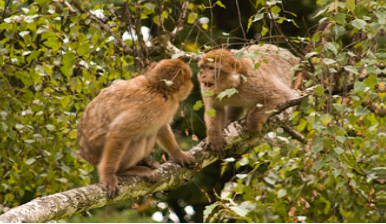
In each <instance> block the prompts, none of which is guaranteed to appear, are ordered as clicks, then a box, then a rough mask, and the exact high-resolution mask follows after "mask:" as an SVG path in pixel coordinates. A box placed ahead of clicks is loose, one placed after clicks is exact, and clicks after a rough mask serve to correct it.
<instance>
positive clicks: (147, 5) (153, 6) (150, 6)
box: [144, 3, 155, 10]
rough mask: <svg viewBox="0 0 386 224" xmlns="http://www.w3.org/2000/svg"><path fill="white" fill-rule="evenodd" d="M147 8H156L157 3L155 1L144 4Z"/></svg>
mask: <svg viewBox="0 0 386 224" xmlns="http://www.w3.org/2000/svg"><path fill="white" fill-rule="evenodd" d="M144 6H145V8H146V9H148V10H153V9H155V4H154V3H145V4H144Z"/></svg>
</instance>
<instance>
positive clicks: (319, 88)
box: [315, 86, 324, 96]
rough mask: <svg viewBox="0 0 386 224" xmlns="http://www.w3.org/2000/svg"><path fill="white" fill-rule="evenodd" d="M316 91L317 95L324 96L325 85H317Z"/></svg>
mask: <svg viewBox="0 0 386 224" xmlns="http://www.w3.org/2000/svg"><path fill="white" fill-rule="evenodd" d="M315 93H316V95H318V96H323V95H324V89H323V87H321V86H317V87H316V88H315Z"/></svg>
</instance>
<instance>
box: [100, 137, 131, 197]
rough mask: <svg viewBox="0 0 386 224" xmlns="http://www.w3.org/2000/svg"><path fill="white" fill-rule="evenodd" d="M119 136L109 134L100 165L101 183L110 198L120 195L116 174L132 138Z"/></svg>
mask: <svg viewBox="0 0 386 224" xmlns="http://www.w3.org/2000/svg"><path fill="white" fill-rule="evenodd" d="M119 134H120V133H119V132H118V131H110V132H109V133H108V136H107V141H106V145H105V147H104V149H103V153H102V158H101V161H100V163H99V165H98V174H99V182H101V183H102V184H103V186H104V187H105V188H106V189H107V191H108V196H109V197H110V198H114V197H116V196H117V195H118V180H117V177H116V175H115V173H116V172H117V170H118V168H119V164H120V160H121V158H122V155H123V154H124V152H125V149H126V148H127V146H128V145H129V143H130V138H122V136H120V135H119Z"/></svg>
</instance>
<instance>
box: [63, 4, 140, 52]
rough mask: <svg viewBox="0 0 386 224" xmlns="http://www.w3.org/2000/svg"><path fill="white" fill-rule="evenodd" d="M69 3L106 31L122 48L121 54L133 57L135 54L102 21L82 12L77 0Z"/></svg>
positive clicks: (86, 12) (84, 11)
mask: <svg viewBox="0 0 386 224" xmlns="http://www.w3.org/2000/svg"><path fill="white" fill-rule="evenodd" d="M71 3H72V4H73V5H75V7H76V8H77V9H78V10H79V11H80V12H81V13H82V14H86V15H87V17H88V18H89V19H90V20H91V21H93V22H95V23H97V24H98V25H99V26H100V27H101V28H102V29H103V30H104V31H106V32H107V33H108V34H110V35H111V36H113V37H114V38H115V39H116V40H117V42H118V44H119V45H120V46H121V47H122V48H123V53H124V54H129V55H133V54H136V53H135V52H133V50H132V49H131V48H130V47H129V45H127V44H126V42H125V41H123V40H122V38H120V37H119V36H118V35H117V34H116V33H114V32H113V31H112V30H111V29H110V27H109V26H108V25H106V24H104V23H103V22H102V21H100V20H99V19H97V18H96V17H95V16H93V15H92V14H91V13H90V12H88V11H86V10H84V9H83V8H82V7H81V5H80V4H79V2H78V1H77V0H71ZM133 56H136V55H133Z"/></svg>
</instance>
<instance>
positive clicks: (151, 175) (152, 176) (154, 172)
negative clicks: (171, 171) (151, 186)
mask: <svg viewBox="0 0 386 224" xmlns="http://www.w3.org/2000/svg"><path fill="white" fill-rule="evenodd" d="M145 178H146V179H147V180H148V181H149V182H156V181H157V180H158V173H157V170H152V171H150V172H148V173H147V174H146V176H145Z"/></svg>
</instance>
